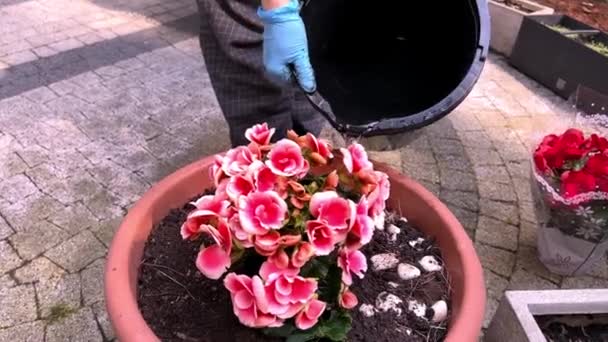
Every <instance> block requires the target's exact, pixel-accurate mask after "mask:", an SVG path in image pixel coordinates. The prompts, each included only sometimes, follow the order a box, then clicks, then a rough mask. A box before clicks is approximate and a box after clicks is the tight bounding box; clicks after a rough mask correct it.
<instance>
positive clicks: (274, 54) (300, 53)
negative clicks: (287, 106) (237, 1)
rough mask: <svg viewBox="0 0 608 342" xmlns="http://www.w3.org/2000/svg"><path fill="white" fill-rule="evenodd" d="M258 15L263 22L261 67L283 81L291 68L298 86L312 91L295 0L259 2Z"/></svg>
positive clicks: (264, 0)
mask: <svg viewBox="0 0 608 342" xmlns="http://www.w3.org/2000/svg"><path fill="white" fill-rule="evenodd" d="M258 15H259V16H260V18H261V19H262V22H263V23H264V66H265V68H266V72H267V73H268V74H269V75H270V76H271V77H272V78H274V79H277V80H280V81H282V82H287V81H289V79H290V78H291V68H292V67H293V68H295V73H296V77H297V79H298V83H300V86H301V87H302V88H303V89H304V90H305V91H307V92H314V91H315V89H316V82H315V75H314V72H313V70H312V66H311V65H310V58H309V57H308V41H307V39H306V29H305V28H304V22H303V21H302V18H301V17H300V11H299V4H298V1H297V0H262V7H260V8H259V10H258Z"/></svg>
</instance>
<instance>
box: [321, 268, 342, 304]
mask: <svg viewBox="0 0 608 342" xmlns="http://www.w3.org/2000/svg"><path fill="white" fill-rule="evenodd" d="M341 285H342V270H341V269H340V267H338V265H336V264H331V265H330V266H329V268H328V271H327V274H326V275H325V276H324V277H320V278H319V298H320V299H321V300H322V301H325V302H327V303H334V302H335V301H336V300H337V298H338V295H339V294H340V286H341Z"/></svg>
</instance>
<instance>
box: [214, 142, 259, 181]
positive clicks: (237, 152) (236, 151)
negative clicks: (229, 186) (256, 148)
mask: <svg viewBox="0 0 608 342" xmlns="http://www.w3.org/2000/svg"><path fill="white" fill-rule="evenodd" d="M257 159H258V156H257V155H256V154H255V153H254V152H252V151H251V149H249V148H248V147H247V146H239V147H235V148H233V149H231V150H229V151H228V152H226V155H225V156H224V159H223V161H222V170H223V171H224V173H226V174H227V175H228V176H236V175H238V174H241V173H244V172H246V171H247V169H248V168H249V165H251V164H252V163H253V162H254V161H255V160H257Z"/></svg>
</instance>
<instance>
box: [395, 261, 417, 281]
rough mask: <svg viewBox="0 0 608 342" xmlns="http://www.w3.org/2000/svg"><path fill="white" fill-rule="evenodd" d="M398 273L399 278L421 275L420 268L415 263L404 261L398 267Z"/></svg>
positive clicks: (406, 278) (412, 277) (404, 278)
mask: <svg viewBox="0 0 608 342" xmlns="http://www.w3.org/2000/svg"><path fill="white" fill-rule="evenodd" d="M397 273H398V274H399V278H401V279H403V280H410V279H414V278H418V277H419V276H420V269H418V267H416V266H414V265H410V264H405V263H402V264H399V266H398V267H397Z"/></svg>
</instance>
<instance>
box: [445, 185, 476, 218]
mask: <svg viewBox="0 0 608 342" xmlns="http://www.w3.org/2000/svg"><path fill="white" fill-rule="evenodd" d="M439 197H440V198H441V200H442V201H443V202H445V203H449V204H453V205H455V206H457V207H460V208H462V209H466V210H469V211H473V212H477V211H479V196H478V195H477V194H476V193H474V192H464V191H458V190H448V189H442V190H441V194H440V196H439Z"/></svg>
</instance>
